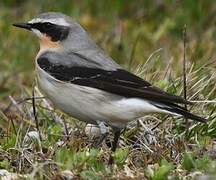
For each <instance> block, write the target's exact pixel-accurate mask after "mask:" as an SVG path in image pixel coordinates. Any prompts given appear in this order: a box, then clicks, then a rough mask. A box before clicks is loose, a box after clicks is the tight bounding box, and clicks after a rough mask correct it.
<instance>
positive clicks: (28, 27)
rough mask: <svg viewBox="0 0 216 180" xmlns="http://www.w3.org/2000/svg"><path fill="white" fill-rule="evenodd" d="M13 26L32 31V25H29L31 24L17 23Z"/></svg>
mask: <svg viewBox="0 0 216 180" xmlns="http://www.w3.org/2000/svg"><path fill="white" fill-rule="evenodd" d="M13 26H16V27H19V28H23V29H27V30H31V24H29V23H15V24H13Z"/></svg>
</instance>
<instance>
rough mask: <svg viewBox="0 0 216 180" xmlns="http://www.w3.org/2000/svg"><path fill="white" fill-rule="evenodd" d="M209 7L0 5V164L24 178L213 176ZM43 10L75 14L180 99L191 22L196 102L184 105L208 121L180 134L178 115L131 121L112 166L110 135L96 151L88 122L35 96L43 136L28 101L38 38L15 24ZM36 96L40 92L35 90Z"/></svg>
mask: <svg viewBox="0 0 216 180" xmlns="http://www.w3.org/2000/svg"><path fill="white" fill-rule="evenodd" d="M215 9H216V5H215V3H214V2H213V1H211V0H206V1H205V2H204V1H201V0H198V1H195V0H188V1H172V0H166V1H148V0H138V1H136V3H135V2H134V1H123V0H116V1H108V2H107V1H97V2H95V1H92V0H88V1H76V0H74V1H66V0H65V1H57V0H56V1H55V0H54V1H42V0H36V1H13V0H10V1H5V2H1V3H0V37H1V38H0V136H1V139H0V169H4V170H7V171H8V172H7V173H9V172H10V173H14V174H11V175H14V176H17V175H19V176H20V177H19V178H21V176H22V178H23V179H51V178H56V179H57V178H59V179H60V178H62V177H63V176H71V177H74V178H81V179H104V178H107V179H124V178H126V179H130V178H136V179H141V178H142V179H152V180H159V179H168V178H169V179H183V178H184V179H185V178H187V179H193V178H195V177H198V176H204V175H208V176H210V177H212V178H213V177H214V176H216V174H215V172H216V161H215V159H216V146H215V137H216V104H215V101H216V99H215V96H216V86H215V79H216V74H215V68H216V63H215V62H216V61H215V50H216V44H215V40H216V29H215V28H216V27H215V22H216V15H215ZM45 11H61V12H64V13H66V14H68V15H70V16H72V17H73V18H75V19H76V20H78V21H79V22H80V23H81V24H82V25H83V26H84V27H85V28H86V29H87V30H88V32H89V33H90V34H91V35H92V37H93V39H94V40H95V41H96V42H97V43H98V44H99V45H100V46H101V47H102V48H104V49H105V50H106V51H107V52H108V54H110V55H111V56H112V57H113V58H114V59H115V60H116V61H118V63H120V64H121V65H122V66H124V67H125V68H127V69H129V70H130V71H132V72H134V73H135V74H137V75H138V76H140V77H142V78H144V79H146V80H148V81H150V82H152V83H153V84H154V85H156V86H159V87H161V88H163V89H164V90H166V91H168V92H170V93H173V94H177V95H181V96H183V91H184V88H183V75H182V68H183V67H182V65H183V54H184V53H183V40H182V30H183V27H184V24H187V50H186V78H187V99H189V100H191V101H198V102H197V103H195V104H194V105H193V106H190V107H188V108H189V110H191V111H192V112H193V113H195V114H199V115H201V116H204V117H207V118H208V120H209V121H208V123H207V124H200V123H195V122H192V121H189V130H188V133H186V128H185V123H184V122H185V121H184V120H183V119H182V118H177V117H173V116H167V115H162V114H150V115H147V116H145V117H143V118H141V119H139V120H138V121H133V122H132V123H130V124H129V125H128V128H127V129H126V130H125V132H124V133H123V135H122V136H121V140H120V142H119V148H118V150H117V151H116V153H115V154H114V159H115V164H114V165H113V167H112V168H110V167H109V166H108V165H107V162H108V157H109V155H110V153H111V152H110V150H109V146H110V142H109V141H107V142H106V143H104V144H103V146H102V147H101V148H99V149H94V148H93V147H92V144H93V142H94V138H93V137H92V136H90V135H88V133H87V134H86V132H85V131H86V128H85V124H84V123H82V122H80V121H77V120H74V119H73V118H72V117H69V116H67V115H65V114H63V113H62V112H60V111H59V110H57V109H55V110H54V109H53V108H52V106H51V105H50V102H49V101H48V100H46V99H36V110H37V118H38V122H39V129H40V133H41V136H42V140H40V139H39V135H38V131H37V128H36V124H35V118H34V113H33V109H32V101H31V98H30V97H31V96H32V86H33V84H34V81H35V80H34V79H35V77H34V71H33V69H34V57H35V55H36V53H37V51H38V42H37V39H36V38H35V37H33V35H30V34H29V33H27V32H24V31H21V30H17V29H15V28H13V27H12V26H11V24H12V23H14V22H20V21H21V22H22V21H26V20H29V19H31V18H32V17H34V16H35V15H37V14H39V13H40V12H45ZM35 93H36V94H35V96H36V97H38V96H42V95H41V94H40V92H39V91H38V90H37V88H36V90H35ZM26 98H27V99H26ZM29 98H30V99H29ZM199 101H202V102H199ZM110 138H112V135H110ZM1 173H3V170H0V176H1ZM5 173H6V172H5Z"/></svg>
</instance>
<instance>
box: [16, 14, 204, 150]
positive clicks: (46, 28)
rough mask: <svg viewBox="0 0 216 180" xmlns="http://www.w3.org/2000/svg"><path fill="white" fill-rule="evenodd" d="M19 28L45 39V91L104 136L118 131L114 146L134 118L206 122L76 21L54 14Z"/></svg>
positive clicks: (41, 79) (41, 66) (39, 66)
mask: <svg viewBox="0 0 216 180" xmlns="http://www.w3.org/2000/svg"><path fill="white" fill-rule="evenodd" d="M14 26H16V27H20V28H24V29H28V30H30V31H32V32H34V33H35V34H36V35H37V36H38V37H39V40H40V51H39V53H38V54H37V56H36V63H35V64H36V72H37V78H38V83H39V86H40V88H41V90H42V92H43V93H44V94H45V95H46V96H47V97H48V98H49V99H50V100H51V101H52V102H53V104H54V105H55V106H56V107H58V108H59V109H61V110H62V111H64V112H65V113H67V114H69V115H71V116H73V117H75V118H77V119H79V120H81V121H84V122H87V123H91V124H97V125H98V126H99V127H100V130H101V133H102V136H101V138H100V139H99V141H98V144H100V143H101V142H102V141H103V140H104V138H105V137H106V135H107V126H106V125H109V126H111V127H112V129H113V131H114V142H113V147H112V150H113V151H115V149H116V146H117V142H118V139H119V136H120V132H121V129H123V128H124V127H125V126H126V125H127V123H128V122H130V121H132V120H134V119H137V118H140V117H142V116H144V115H145V114H146V113H151V112H160V113H169V114H174V115H180V116H184V117H186V118H188V119H193V120H197V121H199V122H206V119H204V118H201V117H199V116H196V115H194V114H192V113H190V112H188V111H187V110H186V109H185V108H183V107H182V106H179V105H178V104H190V102H189V101H186V100H185V99H183V98H182V97H180V96H175V95H171V94H169V93H167V92H165V91H163V90H161V89H159V88H157V87H154V86H152V85H151V84H150V83H149V82H147V81H145V80H143V79H141V78H139V77H137V76H135V75H134V74H132V73H130V72H128V71H126V70H124V69H123V68H122V67H121V66H120V65H118V64H117V63H116V62H114V61H113V60H112V59H111V58H110V57H109V56H108V55H106V54H105V53H104V52H103V51H102V50H101V49H100V48H99V47H98V46H97V45H96V44H95V43H94V42H93V41H92V39H91V38H90V37H89V36H88V34H87V32H86V31H85V30H84V29H83V28H82V27H81V26H80V24H78V23H77V22H75V21H74V20H72V19H71V18H70V17H68V16H66V15H64V14H62V13H54V12H48V13H43V14H40V15H39V16H37V17H36V18H34V19H32V20H31V21H28V22H27V23H17V24H14Z"/></svg>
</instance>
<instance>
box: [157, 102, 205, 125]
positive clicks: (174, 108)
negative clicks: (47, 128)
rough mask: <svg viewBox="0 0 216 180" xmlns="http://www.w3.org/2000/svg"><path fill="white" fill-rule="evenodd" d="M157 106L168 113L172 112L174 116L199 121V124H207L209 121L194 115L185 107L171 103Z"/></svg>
mask: <svg viewBox="0 0 216 180" xmlns="http://www.w3.org/2000/svg"><path fill="white" fill-rule="evenodd" d="M156 106H157V107H158V108H160V109H163V110H166V111H168V112H170V113H172V114H176V115H181V116H184V117H185V118H188V119H192V120H195V121H199V122H202V123H206V122H207V119H205V118H202V117H200V116H197V115H194V114H192V113H190V112H189V111H188V110H187V109H185V108H184V107H181V106H179V105H177V104H173V103H169V104H166V105H164V104H163V105H162V104H160V105H156Z"/></svg>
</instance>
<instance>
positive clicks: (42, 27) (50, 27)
mask: <svg viewBox="0 0 216 180" xmlns="http://www.w3.org/2000/svg"><path fill="white" fill-rule="evenodd" d="M31 27H32V28H35V29H38V30H39V31H40V32H41V33H45V34H47V35H48V36H50V37H51V39H52V41H61V40H64V39H65V38H66V37H67V36H68V34H69V28H70V27H68V26H61V25H56V24H52V23H50V22H44V23H34V24H31Z"/></svg>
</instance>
